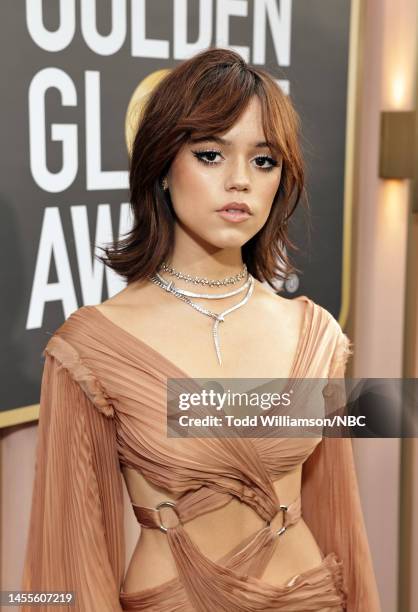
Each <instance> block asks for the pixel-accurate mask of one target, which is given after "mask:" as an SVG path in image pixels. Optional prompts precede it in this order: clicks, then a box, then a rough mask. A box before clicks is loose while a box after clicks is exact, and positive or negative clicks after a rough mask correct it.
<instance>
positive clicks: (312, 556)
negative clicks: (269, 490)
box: [123, 465, 322, 593]
mask: <svg viewBox="0 0 418 612" xmlns="http://www.w3.org/2000/svg"><path fill="white" fill-rule="evenodd" d="M123 474H124V477H125V482H126V484H127V487H128V491H129V494H130V497H131V500H132V502H133V503H134V504H137V505H141V506H149V507H155V506H156V505H157V504H158V503H159V502H161V501H167V500H170V499H171V500H172V501H175V499H174V498H173V497H170V496H168V495H167V493H166V492H164V491H162V490H158V489H157V488H155V487H153V486H152V485H150V484H149V483H148V482H147V481H146V480H145V478H144V477H143V476H142V475H141V474H140V473H139V472H137V471H136V470H132V469H130V468H127V467H124V468H123ZM301 474H302V466H301V465H300V466H298V467H297V468H296V469H294V470H293V471H291V472H288V473H286V474H285V475H283V476H282V477H280V478H279V479H277V480H276V481H275V482H274V488H275V490H276V493H277V496H278V499H279V500H280V504H284V505H290V504H291V503H292V502H293V501H294V500H295V499H296V498H297V497H298V495H299V494H300V490H301ZM276 523H277V525H276ZM265 525H266V522H265V521H264V520H263V519H262V518H261V517H260V516H259V515H258V514H257V512H256V511H255V510H253V509H252V508H251V507H250V506H248V505H247V504H245V503H242V502H240V501H239V500H238V499H233V500H232V501H231V502H230V503H228V504H227V505H225V506H223V507H222V508H218V509H216V510H212V511H210V512H207V513H205V514H203V515H200V516H197V517H195V518H193V519H192V520H190V521H187V522H186V523H185V524H184V529H185V530H186V531H187V533H188V534H189V536H190V538H191V539H192V540H193V542H194V543H195V544H196V545H197V547H198V548H199V549H200V551H201V552H202V554H204V555H205V556H206V557H207V558H208V559H210V560H211V561H214V562H216V561H217V560H218V559H220V558H221V557H222V556H223V555H225V554H226V553H228V552H229V551H230V550H232V549H233V548H234V547H235V546H237V545H238V544H239V543H240V542H242V541H243V540H244V539H245V538H247V537H248V536H250V535H251V534H254V533H255V532H256V531H257V530H259V529H261V528H263V527H264V526H265ZM281 525H282V516H281V513H278V514H277V515H276V516H275V517H274V519H273V521H272V522H271V526H272V527H273V528H274V527H277V529H279V528H280V527H281ZM279 538H280V541H279V544H278V546H277V547H276V549H275V551H274V554H273V556H272V558H271V559H270V561H269V563H268V565H267V567H266V569H265V571H264V573H263V575H262V576H261V579H262V580H263V581H264V582H266V583H269V584H272V585H275V586H282V585H286V584H288V583H289V581H290V580H291V579H292V578H293V577H294V576H296V575H298V574H301V573H303V572H305V571H307V570H309V569H311V568H314V567H315V566H317V565H319V564H320V563H321V561H322V554H321V551H320V549H319V547H318V545H317V543H316V541H315V539H314V537H313V535H312V533H311V531H310V529H309V528H308V526H307V525H306V523H305V521H304V520H303V518H301V519H300V520H299V521H297V523H295V524H293V525H290V526H289V527H288V529H287V530H286V531H285V533H284V534H283V535H281V536H279ZM157 568H158V569H157ZM177 575H178V574H177V569H176V565H175V561H174V558H173V555H172V552H171V549H170V546H169V543H168V541H167V537H166V534H165V533H163V532H162V531H160V530H159V529H147V528H142V529H141V535H140V537H139V539H138V543H137V545H136V547H135V550H134V552H133V555H132V558H131V560H130V564H129V567H128V570H127V572H126V576H125V580H124V584H123V591H124V592H125V593H132V592H136V591H141V590H142V589H146V588H150V587H154V586H157V585H159V584H162V583H164V582H166V581H168V580H170V579H172V578H174V577H176V576H177Z"/></svg>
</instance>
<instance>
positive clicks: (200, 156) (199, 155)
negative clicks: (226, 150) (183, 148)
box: [192, 150, 221, 165]
mask: <svg viewBox="0 0 418 612" xmlns="http://www.w3.org/2000/svg"><path fill="white" fill-rule="evenodd" d="M192 153H193V155H194V156H195V157H196V159H197V160H198V161H200V162H202V163H203V164H210V165H215V164H218V163H219V162H216V161H215V160H214V157H216V156H217V155H220V154H221V152H220V151H215V150H209V151H192ZM205 157H206V158H207V159H205Z"/></svg>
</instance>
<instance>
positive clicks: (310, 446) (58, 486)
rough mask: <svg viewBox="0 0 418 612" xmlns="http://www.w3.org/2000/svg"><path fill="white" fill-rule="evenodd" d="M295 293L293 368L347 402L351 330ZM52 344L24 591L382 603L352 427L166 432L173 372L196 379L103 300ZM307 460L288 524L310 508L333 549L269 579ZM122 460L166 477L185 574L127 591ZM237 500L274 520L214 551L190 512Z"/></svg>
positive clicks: (129, 598) (344, 605)
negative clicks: (188, 434) (271, 434)
mask: <svg viewBox="0 0 418 612" xmlns="http://www.w3.org/2000/svg"><path fill="white" fill-rule="evenodd" d="M297 299H301V300H304V301H305V306H306V310H305V318H304V322H303V328H302V334H301V336H300V341H299V346H298V350H297V354H296V357H295V361H294V364H293V367H292V373H291V378H301V379H303V378H309V377H310V378H326V377H328V379H329V384H328V386H327V389H328V393H327V394H326V395H327V397H328V398H329V401H333V402H334V401H336V400H338V401H341V402H344V388H343V385H342V384H341V381H339V380H338V379H342V378H343V377H344V372H345V366H346V362H347V359H348V357H349V355H350V354H351V352H352V347H351V345H350V341H349V339H348V338H347V336H346V335H345V334H344V333H343V332H342V330H341V328H340V326H339V324H338V322H337V321H336V320H335V319H334V318H333V317H332V315H331V314H330V313H328V312H327V311H326V310H325V309H324V308H322V307H320V306H319V305H317V304H315V303H314V302H313V301H312V300H310V299H309V298H307V297H306V296H301V297H300V298H297ZM44 355H45V365H44V372H43V377H42V388H41V400H40V419H39V438H38V447H37V457H36V471H35V481H34V490H33V499H32V510H31V520H30V529H29V537H28V543H27V550H26V558H25V566H24V575H23V586H22V588H23V589H24V590H31V591H35V590H37V591H39V590H42V591H46V590H49V591H57V590H61V591H74V592H75V606H74V607H73V608H70V609H74V610H77V611H83V612H89V611H98V612H102V611H103V612H106V611H109V612H110V611H114V612H115V611H116V612H118V611H122V610H146V611H148V612H149V611H162V612H174V611H180V610H181V611H198V612H207V611H209V610H219V611H225V612H238V611H241V610H242V611H244V612H245V611H247V612H251V611H261V610H263V611H264V610H268V611H270V610H271V611H276V610H277V611H282V612H305V611H306V612H309V611H317V612H319V611H321V612H328V611H337V610H338V611H341V610H347V611H348V612H366V611H367V612H379V610H380V605H379V598H378V594H377V588H376V581H375V576H374V572H373V567H372V563H371V556H370V551H369V546H368V542H367V536H366V532H365V528H364V522H363V516H362V511H361V504H360V499H359V493H358V487H357V479H356V473H355V467H354V461H353V453H352V447H351V440H350V439H348V438H323V439H322V440H321V438H319V439H318V438H289V439H288V438H246V439H244V438H242V439H241V438H232V439H231V438H199V439H195V438H184V439H181V440H179V439H175V438H168V437H167V435H166V426H167V395H166V394H167V378H182V377H183V378H184V383H182V384H184V385H185V388H187V390H188V391H190V390H191V389H192V388H194V384H195V383H194V382H193V381H192V380H191V379H190V377H188V376H187V373H185V372H182V371H181V370H180V369H179V368H177V366H176V365H175V364H174V363H172V362H170V361H169V360H168V359H166V358H165V357H164V356H162V355H161V354H160V353H158V352H157V351H156V350H154V349H153V348H152V347H150V346H149V345H147V344H146V343H145V342H142V341H141V340H139V339H138V338H136V337H135V336H133V335H132V334H130V333H129V332H127V331H125V330H123V329H122V328H120V327H119V326H118V325H116V324H114V323H112V322H111V321H110V320H109V319H107V317H106V316H104V315H103V314H102V313H101V311H99V310H98V309H97V308H95V307H94V306H84V307H82V308H80V309H79V310H77V311H76V312H75V313H73V314H72V315H71V316H70V317H69V318H68V319H67V321H65V322H64V323H63V325H62V326H61V327H60V328H59V329H58V330H57V331H56V332H55V334H54V335H53V336H52V337H51V339H50V340H49V342H48V344H47V345H46V347H45V350H44ZM197 388H198V387H197ZM301 463H302V464H303V477H302V490H301V497H299V498H297V499H296V500H294V502H293V503H292V504H291V505H290V506H289V508H288V511H287V512H286V513H285V515H284V521H285V526H286V528H289V529H291V528H292V525H293V524H295V523H296V522H297V521H298V520H299V519H300V517H301V516H302V514H303V518H304V520H305V522H306V523H307V525H308V527H309V528H310V529H311V531H312V533H313V535H314V537H315V539H316V541H317V542H318V545H319V547H320V549H321V551H322V553H323V559H322V562H321V564H320V565H318V566H317V567H315V568H313V569H310V570H309V571H306V572H303V573H302V574H299V575H298V576H296V577H295V578H294V579H293V580H292V581H291V582H290V583H289V584H287V585H286V586H274V585H271V584H268V583H266V582H264V581H263V580H262V578H261V577H262V574H263V571H264V569H265V568H266V566H267V564H268V563H269V561H270V560H271V558H272V555H273V553H274V551H275V549H276V547H277V546H279V545H280V537H281V534H279V533H278V532H277V528H276V531H275V530H273V529H272V528H271V527H270V521H271V520H272V519H273V518H274V517H275V515H276V514H277V513H278V512H280V500H279V499H278V497H277V494H276V492H275V489H274V481H275V480H276V479H277V478H279V477H280V476H282V475H283V474H285V473H286V472H288V471H290V470H292V469H294V468H295V467H296V466H297V465H300V464H301ZM123 465H125V466H128V467H130V468H131V469H135V470H138V471H139V472H141V474H142V475H143V476H144V477H145V478H146V479H147V481H148V482H149V483H150V484H153V485H155V486H157V487H161V488H163V489H164V490H165V491H167V499H171V500H175V503H176V513H177V516H178V519H179V520H178V522H177V524H174V525H173V526H169V527H168V528H167V533H166V534H165V537H167V538H168V543H169V546H170V550H171V553H172V554H173V557H174V560H175V563H176V567H177V570H178V576H176V577H175V578H173V579H172V580H170V581H167V582H164V583H163V584H161V585H158V586H156V587H151V588H148V589H144V590H141V591H138V592H135V593H126V592H124V591H123V579H124V559H125V542H124V527H123V487H122V475H121V470H120V468H121V466H123ZM232 499H239V500H240V501H241V502H242V503H245V504H247V505H249V506H250V507H251V508H252V509H254V511H255V512H257V513H258V515H259V516H260V517H262V518H263V519H264V520H265V521H266V526H265V527H263V528H262V529H260V530H259V531H257V532H256V533H254V534H252V535H251V536H249V537H247V538H246V539H245V540H244V541H243V542H241V543H240V544H239V545H238V546H236V547H235V549H234V550H231V551H229V553H228V554H227V555H224V556H223V557H222V558H220V559H218V560H217V561H216V562H214V561H211V560H209V559H208V558H206V557H205V556H204V555H203V554H202V553H201V551H200V550H199V548H198V547H197V546H196V544H195V543H194V542H193V541H192V540H191V538H190V537H189V535H188V533H187V529H186V523H187V521H189V520H191V519H192V518H194V517H195V516H199V515H201V514H204V513H206V512H208V511H210V510H213V509H215V508H220V507H222V506H223V505H225V504H227V503H229V502H230V501H231V500H232ZM133 509H134V512H135V514H136V516H137V518H138V521H139V523H140V524H141V525H142V527H143V528H158V525H159V516H158V513H156V511H155V510H154V509H151V508H146V507H141V506H137V505H135V504H133ZM54 608H55V609H58V610H68V607H67V606H54ZM21 609H22V610H28V611H29V609H32V608H30V607H29V606H24V607H22V608H21ZM37 609H41V610H44V609H45V610H46V609H47V607H46V606H43V607H42V606H40V607H39V608H37ZM48 609H49V607H48Z"/></svg>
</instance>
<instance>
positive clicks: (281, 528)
mask: <svg viewBox="0 0 418 612" xmlns="http://www.w3.org/2000/svg"><path fill="white" fill-rule="evenodd" d="M279 511H281V512H282V516H283V525H282V526H281V527H280V529H278V530H277V531H276V532H275V533H276V535H278V536H280V535H282V534H283V533H284V532H285V531H286V525H285V522H286V512H287V506H285V505H283V504H280V506H279V509H278V511H277V512H279ZM277 512H276V514H277ZM276 514H275V515H274V516H276ZM273 518H274V517H273ZM270 523H271V521H267V525H270Z"/></svg>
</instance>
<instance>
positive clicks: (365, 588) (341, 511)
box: [302, 319, 381, 612]
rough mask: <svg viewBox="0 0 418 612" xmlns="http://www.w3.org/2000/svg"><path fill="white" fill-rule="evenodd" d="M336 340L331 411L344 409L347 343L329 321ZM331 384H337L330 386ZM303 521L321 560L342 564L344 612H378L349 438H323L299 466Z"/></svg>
mask: <svg viewBox="0 0 418 612" xmlns="http://www.w3.org/2000/svg"><path fill="white" fill-rule="evenodd" d="M333 324H334V327H335V332H336V334H335V335H336V340H335V344H334V350H333V354H332V359H331V364H330V369H329V375H328V379H329V381H330V386H331V389H333V392H332V395H333V397H332V399H331V401H332V402H335V403H334V406H337V407H338V406H343V405H345V385H344V380H343V379H344V376H345V369H346V363H347V360H348V358H349V356H350V354H351V347H350V341H349V339H348V337H347V336H346V335H345V334H344V333H343V332H342V330H341V327H340V325H339V324H338V322H337V321H336V320H335V319H333ZM331 379H340V380H339V381H338V380H336V381H335V385H333V384H332V380H331ZM302 509H303V517H304V519H305V521H306V523H307V525H308V526H309V528H310V529H311V530H312V533H313V535H314V537H315V538H316V540H317V542H318V545H319V546H320V548H321V549H322V552H323V553H324V555H327V554H329V553H331V552H335V553H336V554H337V556H338V557H339V558H340V559H341V561H342V562H343V577H344V584H345V588H346V590H347V612H366V611H367V612H380V610H381V607H380V603H379V595H378V590H377V585H376V579H375V574H374V570H373V564H372V558H371V554H370V549H369V544H368V539H367V533H366V529H365V525H364V519H363V512H362V508H361V501H360V495H359V490H358V483H357V476H356V468H355V463H354V457H353V449H352V442H351V438H347V437H342V438H335V437H334V438H332V437H324V439H323V441H322V442H321V443H320V444H319V445H318V446H317V448H316V449H315V451H314V452H313V453H312V455H311V456H310V457H309V458H308V460H307V461H306V462H305V464H304V466H303V480H302Z"/></svg>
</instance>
